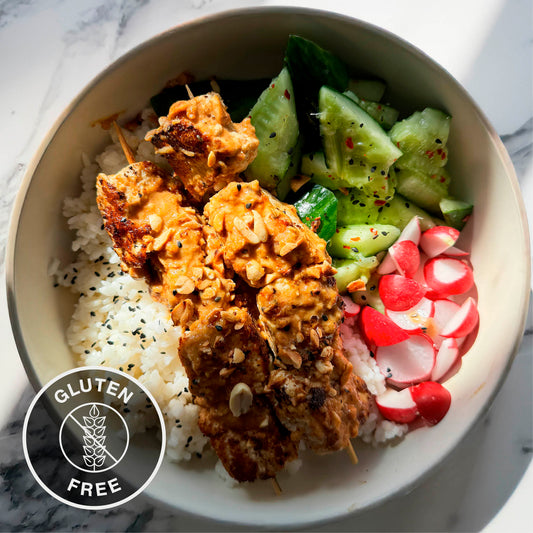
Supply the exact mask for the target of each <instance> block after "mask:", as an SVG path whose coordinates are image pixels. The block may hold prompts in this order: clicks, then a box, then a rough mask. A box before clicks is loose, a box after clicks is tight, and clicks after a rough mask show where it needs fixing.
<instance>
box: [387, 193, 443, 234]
mask: <svg viewBox="0 0 533 533" xmlns="http://www.w3.org/2000/svg"><path fill="white" fill-rule="evenodd" d="M414 216H417V217H418V219H419V221H420V229H421V230H422V231H426V230H427V229H429V228H432V227H433V226H435V222H434V220H433V218H432V217H431V215H430V214H429V213H428V212H427V211H424V210H423V209H422V208H421V207H418V206H417V205H416V204H414V203H413V202H411V201H410V200H408V199H407V198H405V197H404V196H402V195H401V194H398V193H396V194H395V195H394V198H392V199H391V200H389V201H388V202H387V203H386V204H385V205H384V206H383V210H382V211H381V213H379V216H378V219H377V223H378V224H391V225H392V226H396V227H397V228H400V229H401V230H403V229H404V228H405V226H407V224H408V223H409V221H410V220H411V219H412V218H413V217H414Z"/></svg>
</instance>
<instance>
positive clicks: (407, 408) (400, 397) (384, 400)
mask: <svg viewBox="0 0 533 533" xmlns="http://www.w3.org/2000/svg"><path fill="white" fill-rule="evenodd" d="M376 405H377V406H378V409H379V412H380V413H381V414H382V415H383V416H384V417H385V418H386V419H387V420H392V421H393V422H398V423H399V424H409V422H412V421H413V420H414V419H415V418H416V416H417V414H418V407H417V406H416V403H415V401H414V400H413V397H412V396H411V392H410V391H409V389H403V390H400V391H397V390H394V389H387V391H386V392H384V393H383V394H381V395H380V396H377V397H376Z"/></svg>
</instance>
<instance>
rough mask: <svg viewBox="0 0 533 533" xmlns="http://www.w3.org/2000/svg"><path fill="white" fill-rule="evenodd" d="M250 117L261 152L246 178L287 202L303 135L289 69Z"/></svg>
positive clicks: (266, 93)
mask: <svg viewBox="0 0 533 533" xmlns="http://www.w3.org/2000/svg"><path fill="white" fill-rule="evenodd" d="M250 118H251V121H252V124H253V126H254V127H255V133H256V135H257V138H258V139H259V150H258V152H257V157H256V158H255V159H254V160H253V161H252V163H251V164H250V165H249V166H248V168H247V169H246V171H245V176H246V178H247V179H249V180H254V179H257V180H258V181H259V183H260V184H261V185H262V186H263V187H265V188H266V189H270V190H272V191H276V192H277V193H278V195H279V197H280V199H281V200H283V198H284V194H286V192H287V191H288V184H287V182H289V181H290V178H291V173H290V170H291V168H292V167H294V161H293V159H292V155H293V152H294V150H295V148H296V145H297V142H298V135H299V128H298V119H297V117H296V106H295V103H294V92H293V87H292V82H291V77H290V75H289V71H288V69H287V68H284V69H283V70H282V71H281V72H280V74H279V75H278V76H277V77H276V78H274V79H273V80H272V82H271V83H270V85H269V86H268V87H267V88H266V89H265V90H264V91H263V93H262V94H261V96H260V97H259V99H258V100H257V103H256V104H255V105H254V106H253V108H252V110H251V111H250ZM291 163H292V167H291ZM298 164H299V162H298ZM293 175H294V173H293Z"/></svg>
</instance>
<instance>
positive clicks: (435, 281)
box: [424, 257, 474, 296]
mask: <svg viewBox="0 0 533 533" xmlns="http://www.w3.org/2000/svg"><path fill="white" fill-rule="evenodd" d="M424 278H425V280H426V283H427V285H428V287H429V288H430V289H432V290H433V291H435V293H437V294H440V295H446V296H450V295H452V294H461V293H463V292H466V291H467V290H468V289H470V287H472V285H473V283H474V274H473V272H472V269H471V268H470V267H469V266H468V265H467V264H466V263H464V262H463V261H461V260H460V259H456V258H454V257H434V258H433V259H430V260H429V261H427V262H426V264H425V265H424Z"/></svg>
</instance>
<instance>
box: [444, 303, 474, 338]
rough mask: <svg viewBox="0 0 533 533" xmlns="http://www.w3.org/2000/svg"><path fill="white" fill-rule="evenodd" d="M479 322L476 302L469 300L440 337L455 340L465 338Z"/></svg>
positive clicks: (445, 327) (448, 323) (447, 324)
mask: <svg viewBox="0 0 533 533" xmlns="http://www.w3.org/2000/svg"><path fill="white" fill-rule="evenodd" d="M478 321H479V313H478V310H477V305H476V301H475V300H474V299H473V298H467V299H466V300H465V302H464V303H463V305H462V306H461V308H460V309H459V311H458V312H457V313H456V314H455V315H454V316H453V317H452V318H451V319H450V320H449V321H448V322H447V323H446V325H445V326H444V327H443V328H442V331H441V332H440V335H441V336H442V337H453V338H458V337H465V336H466V335H468V334H469V333H470V332H471V331H472V330H473V329H474V328H475V327H476V326H477V323H478Z"/></svg>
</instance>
